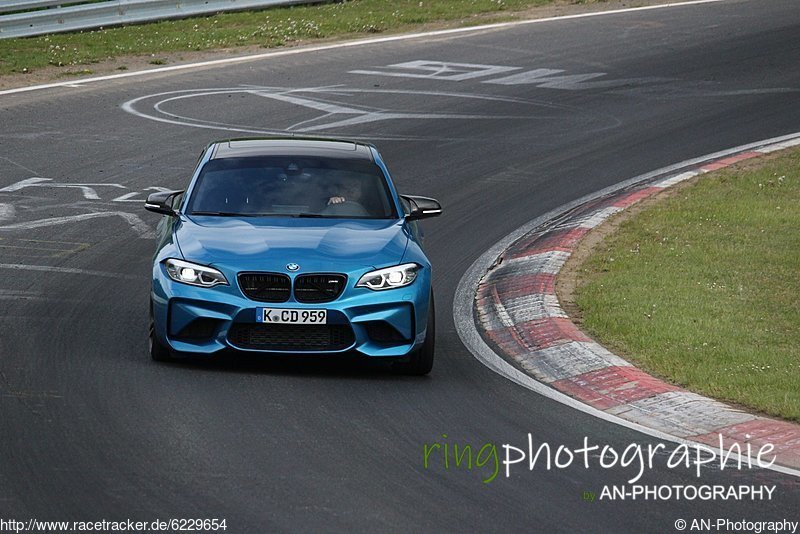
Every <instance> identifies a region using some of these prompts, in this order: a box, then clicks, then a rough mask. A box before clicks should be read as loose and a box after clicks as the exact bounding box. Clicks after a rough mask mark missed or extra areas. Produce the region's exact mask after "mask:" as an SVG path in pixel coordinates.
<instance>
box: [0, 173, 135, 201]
mask: <svg viewBox="0 0 800 534" xmlns="http://www.w3.org/2000/svg"><path fill="white" fill-rule="evenodd" d="M50 180H51V179H50V178H38V177H37V178H28V179H27V180H22V181H20V182H17V183H15V184H12V185H10V186H8V187H4V188H3V189H0V193H10V192H13V191H20V190H21V189H25V188H26V187H56V188H70V189H80V190H81V192H82V193H83V198H85V199H86V200H100V196H99V195H98V194H97V191H95V190H94V188H95V187H117V188H120V189H127V187H125V186H124V185H121V184H64V183H56V182H51V181H50Z"/></svg>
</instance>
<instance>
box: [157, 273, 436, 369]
mask: <svg viewBox="0 0 800 534" xmlns="http://www.w3.org/2000/svg"><path fill="white" fill-rule="evenodd" d="M353 278H354V277H350V278H348V281H347V286H346V287H345V289H344V291H343V292H342V294H341V295H340V296H339V297H338V298H337V299H336V300H334V301H332V302H327V303H320V304H305V303H300V302H296V301H295V300H294V299H293V298H290V300H288V301H286V302H281V303H268V302H258V301H255V300H251V299H248V298H246V297H245V296H244V295H243V294H242V292H241V291H240V289H239V287H238V283H237V281H236V277H233V280H232V281H231V280H230V277H229V281H230V284H231V285H230V286H215V287H212V288H202V287H194V286H190V285H186V284H181V283H178V282H175V281H173V280H172V279H171V278H169V277H168V276H167V274H166V271H165V269H164V267H163V265H162V264H156V265H154V268H153V286H152V293H151V300H152V312H153V324H154V327H155V328H154V330H155V335H156V337H157V339H158V340H159V341H160V342H161V343H162V344H164V345H167V346H169V347H170V348H172V350H173V351H176V352H178V353H192V354H195V355H213V354H216V353H218V352H220V351H224V350H227V349H235V350H239V351H247V352H258V353H278V354H295V353H302V354H335V353H344V352H351V351H354V352H357V353H360V354H362V355H365V356H369V357H403V356H406V355H408V354H409V353H410V352H411V351H413V350H414V349H416V348H417V347H418V346H420V345H421V344H422V343H423V342H424V341H425V327H426V325H427V314H428V306H429V304H430V302H429V301H430V271H429V269H423V270H421V271H420V273H419V275H418V277H417V279H416V280H415V281H414V282H413V283H412V284H411V285H409V286H407V287H403V288H398V289H390V290H385V291H373V290H370V289H367V288H356V287H354V286H355V283H356V281H357V280H355V279H353ZM264 307H267V308H282V309H296V310H315V309H322V308H324V309H326V310H328V325H326V326H324V327H321V328H320V327H318V326H317V325H308V326H306V325H292V326H286V327H283V326H281V325H264V324H262V323H259V322H257V320H256V316H257V309H258V308H264ZM275 327H279V328H275ZM271 328H272V330H270V329H271Z"/></svg>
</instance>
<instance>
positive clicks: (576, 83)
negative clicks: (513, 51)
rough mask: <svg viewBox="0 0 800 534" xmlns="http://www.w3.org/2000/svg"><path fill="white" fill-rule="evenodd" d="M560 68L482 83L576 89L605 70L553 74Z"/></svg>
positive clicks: (532, 71) (559, 70)
mask: <svg viewBox="0 0 800 534" xmlns="http://www.w3.org/2000/svg"><path fill="white" fill-rule="evenodd" d="M560 72H564V70H562V69H535V70H531V71H528V72H520V73H519V74H512V75H511V76H506V77H505V78H498V79H496V80H486V81H484V82H483V83H491V84H497V85H522V84H534V85H536V86H537V87H544V88H546V89H566V90H568V91H575V90H578V89H588V88H589V87H588V86H587V85H585V84H582V82H585V81H586V80H591V79H593V78H599V77H601V76H605V75H606V73H605V72H592V73H590V74H570V75H566V76H554V75H555V74H558V73H560Z"/></svg>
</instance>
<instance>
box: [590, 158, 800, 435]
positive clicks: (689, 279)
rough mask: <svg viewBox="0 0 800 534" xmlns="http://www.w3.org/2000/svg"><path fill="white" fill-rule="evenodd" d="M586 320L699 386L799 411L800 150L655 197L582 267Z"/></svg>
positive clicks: (638, 357) (595, 331)
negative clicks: (671, 193) (664, 196)
mask: <svg viewBox="0 0 800 534" xmlns="http://www.w3.org/2000/svg"><path fill="white" fill-rule="evenodd" d="M579 276H580V282H579V284H581V285H580V286H579V288H578V290H577V292H576V304H577V305H578V306H579V307H580V309H581V310H582V312H583V317H584V321H585V324H584V327H585V328H586V329H587V331H588V332H590V333H591V334H592V335H593V336H595V338H596V339H598V340H599V341H600V342H601V343H603V344H605V345H606V346H608V347H610V348H612V349H615V350H617V351H618V352H620V353H622V354H624V355H626V356H627V357H628V358H629V359H630V360H632V361H633V362H635V363H637V364H638V365H640V366H641V367H642V368H643V369H645V370H647V371H649V372H651V373H653V374H655V375H657V376H661V377H663V378H667V379H669V380H670V381H672V382H673V383H676V384H679V385H681V386H684V387H686V388H688V389H690V390H692V391H696V392H698V393H701V394H705V395H708V396H711V397H715V398H718V399H722V400H726V401H729V402H733V403H738V404H741V405H744V406H747V407H750V408H753V409H755V410H758V411H761V412H764V413H767V414H770V415H775V416H779V417H783V418H786V419H790V420H794V421H800V150H794V151H791V152H787V153H784V154H781V155H780V157H779V158H777V159H774V160H771V161H767V162H764V163H763V164H759V165H758V168H756V169H755V170H753V169H748V170H739V171H737V170H724V171H719V172H718V173H715V174H713V175H709V176H706V177H703V178H701V179H700V181H699V182H698V183H697V184H694V185H692V186H691V187H688V188H686V189H684V190H682V191H680V192H679V193H678V194H677V195H676V196H674V197H672V198H668V199H666V200H662V201H659V202H657V203H656V204H655V205H654V206H653V207H650V208H648V209H646V210H644V211H643V212H642V213H640V214H638V215H635V216H634V217H632V218H631V219H629V220H627V221H625V222H623V223H622V224H621V226H620V228H619V230H618V231H617V232H615V233H613V234H612V235H610V236H609V237H607V238H606V239H605V240H604V241H603V242H601V244H600V245H599V246H598V247H597V248H596V249H595V250H594V251H593V254H592V255H591V257H590V258H589V259H588V260H587V261H586V262H585V263H584V264H583V265H582V266H581V267H580V268H579Z"/></svg>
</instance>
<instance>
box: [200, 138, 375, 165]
mask: <svg viewBox="0 0 800 534" xmlns="http://www.w3.org/2000/svg"><path fill="white" fill-rule="evenodd" d="M211 146H212V147H213V148H212V150H213V152H212V154H211V158H210V159H222V158H240V157H249V156H318V157H333V158H348V159H350V158H352V159H368V160H372V151H371V150H370V147H371V145H368V144H366V143H357V142H354V141H347V140H342V139H317V138H305V137H263V138H246V139H225V140H222V141H217V142H215V143H212V144H211Z"/></svg>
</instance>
